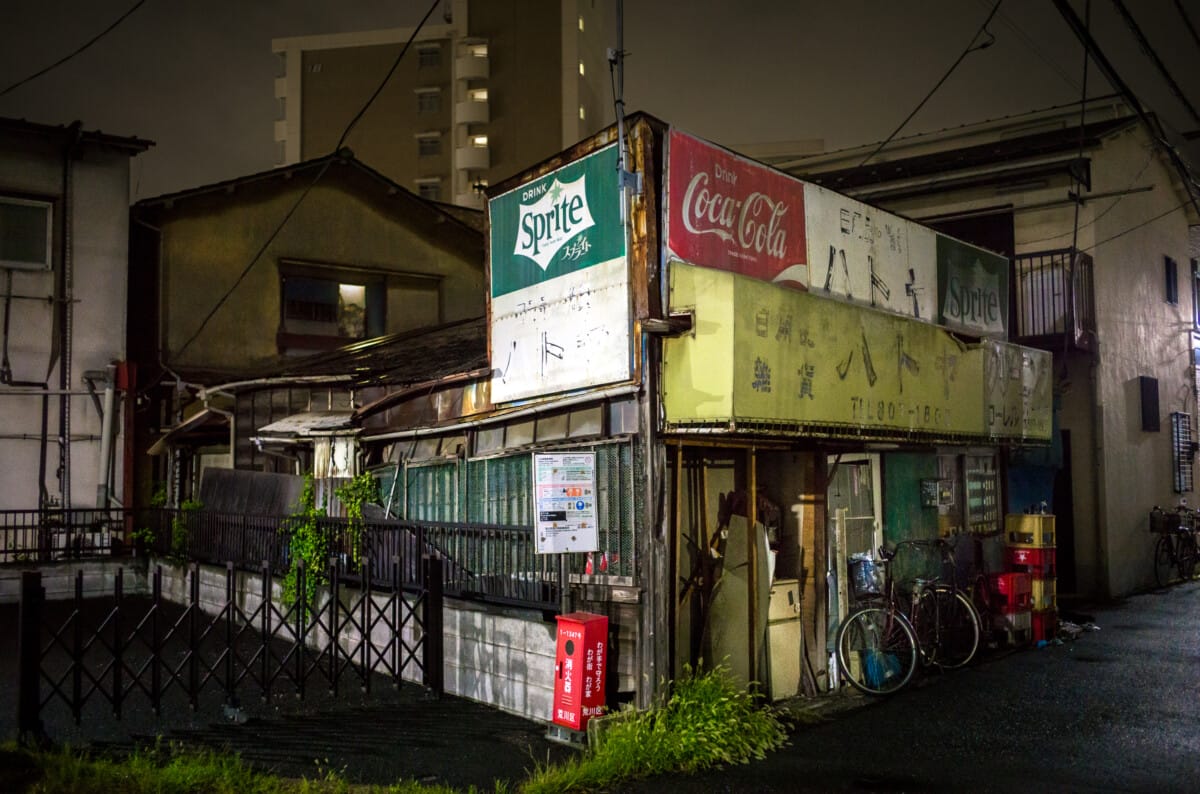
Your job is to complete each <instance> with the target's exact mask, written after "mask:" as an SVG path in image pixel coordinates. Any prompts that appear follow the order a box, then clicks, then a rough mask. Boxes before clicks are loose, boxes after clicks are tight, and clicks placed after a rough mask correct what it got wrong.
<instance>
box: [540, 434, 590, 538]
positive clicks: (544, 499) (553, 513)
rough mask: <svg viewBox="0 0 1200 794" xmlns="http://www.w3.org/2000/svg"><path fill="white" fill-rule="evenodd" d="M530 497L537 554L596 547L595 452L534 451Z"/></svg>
mask: <svg viewBox="0 0 1200 794" xmlns="http://www.w3.org/2000/svg"><path fill="white" fill-rule="evenodd" d="M533 491H534V493H533V498H534V506H535V507H536V509H537V524H536V525H535V526H534V530H535V548H536V550H537V553H538V554H558V553H560V552H568V551H597V550H599V548H600V546H599V538H598V534H597V531H596V453H595V452H562V453H535V454H534V456H533Z"/></svg>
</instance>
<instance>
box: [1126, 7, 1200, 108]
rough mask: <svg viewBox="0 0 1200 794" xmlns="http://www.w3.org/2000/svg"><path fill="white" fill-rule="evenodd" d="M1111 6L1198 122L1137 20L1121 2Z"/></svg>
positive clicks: (1168, 85) (1186, 99)
mask: <svg viewBox="0 0 1200 794" xmlns="http://www.w3.org/2000/svg"><path fill="white" fill-rule="evenodd" d="M1112 2H1113V6H1114V7H1115V8H1116V9H1117V13H1118V14H1120V16H1121V18H1122V19H1123V20H1124V21H1125V25H1126V26H1127V27H1128V28H1129V30H1130V31H1132V32H1133V37H1134V38H1135V39H1137V42H1138V46H1140V47H1141V48H1142V52H1143V53H1145V54H1146V57H1147V58H1149V59H1150V60H1151V62H1152V63H1153V64H1154V67H1155V68H1156V69H1158V73H1159V74H1160V75H1162V78H1163V80H1164V81H1166V83H1167V87H1168V88H1170V89H1171V93H1173V94H1174V95H1175V98H1176V99H1178V100H1179V103H1180V104H1181V105H1183V107H1184V108H1185V109H1186V110H1187V112H1188V113H1189V114H1191V116H1192V119H1194V120H1195V121H1197V122H1200V113H1197V112H1196V108H1195V107H1194V106H1193V105H1192V103H1191V102H1189V101H1188V98H1187V97H1186V96H1185V95H1184V93H1183V89H1182V88H1180V87H1179V83H1177V82H1175V78H1174V77H1172V76H1171V72H1170V71H1169V70H1168V69H1167V65H1166V64H1165V63H1163V62H1162V59H1161V58H1159V57H1158V52H1157V51H1156V50H1155V49H1154V47H1153V46H1152V45H1151V44H1150V40H1149V39H1147V38H1146V34H1145V33H1143V32H1142V28H1141V26H1140V25H1138V23H1137V20H1135V19H1134V18H1133V14H1131V13H1129V9H1128V8H1126V7H1125V3H1124V2H1122V0H1112Z"/></svg>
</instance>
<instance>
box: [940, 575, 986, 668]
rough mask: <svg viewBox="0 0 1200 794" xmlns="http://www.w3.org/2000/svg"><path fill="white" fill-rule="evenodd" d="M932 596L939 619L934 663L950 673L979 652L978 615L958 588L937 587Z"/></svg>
mask: <svg viewBox="0 0 1200 794" xmlns="http://www.w3.org/2000/svg"><path fill="white" fill-rule="evenodd" d="M933 595H934V599H936V602H937V615H938V631H937V645H938V650H937V654H936V655H935V656H934V659H933V661H934V663H935V664H937V665H938V666H939V667H944V668H946V669H949V670H952V669H954V668H956V667H964V666H966V665H967V664H968V663H970V661H971V660H972V659H974V658H975V652H976V651H977V650H979V613H978V612H976V611H975V607H974V606H973V605H972V604H971V600H970V599H969V598H967V596H966V593H964V592H962V591H961V590H959V589H957V588H954V587H950V586H949V585H939V586H938V587H935V588H934V592H933Z"/></svg>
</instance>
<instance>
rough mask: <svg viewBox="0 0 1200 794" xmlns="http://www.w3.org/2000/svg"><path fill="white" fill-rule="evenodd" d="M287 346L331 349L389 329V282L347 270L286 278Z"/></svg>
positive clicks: (283, 343) (282, 340) (283, 345)
mask: <svg viewBox="0 0 1200 794" xmlns="http://www.w3.org/2000/svg"><path fill="white" fill-rule="evenodd" d="M280 281H281V283H280V292H281V298H282V304H283V306H282V311H281V314H282V323H281V326H282V327H281V329H280V337H279V347H280V351H281V352H307V351H313V350H328V349H331V348H334V347H338V346H340V345H342V344H345V343H347V342H351V341H354V340H357V339H365V338H367V337H368V336H378V335H379V334H381V333H382V332H383V313H384V301H383V296H384V292H383V285H382V283H378V282H375V281H371V280H369V279H363V278H362V276H361V274H359V276H358V278H355V277H354V276H353V275H351V274H349V273H347V274H345V276H344V277H339V276H338V274H330V275H328V276H325V277H322V276H319V275H309V274H308V273H307V272H304V273H303V275H297V274H294V273H284V274H283V275H282V276H281V278H280Z"/></svg>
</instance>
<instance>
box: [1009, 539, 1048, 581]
mask: <svg viewBox="0 0 1200 794" xmlns="http://www.w3.org/2000/svg"><path fill="white" fill-rule="evenodd" d="M1054 555H1055V550H1054V549H1031V548H1025V547H1020V546H1006V547H1005V548H1004V563H1005V566H1004V567H1006V568H1008V569H1009V570H1010V571H1020V572H1022V573H1027V574H1029V575H1031V576H1032V577H1033V578H1034V579H1053V578H1054V577H1056V576H1058V568H1057V565H1056V564H1055V559H1054Z"/></svg>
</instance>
